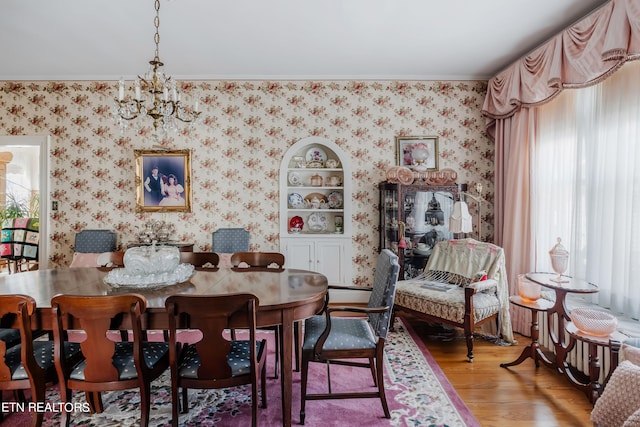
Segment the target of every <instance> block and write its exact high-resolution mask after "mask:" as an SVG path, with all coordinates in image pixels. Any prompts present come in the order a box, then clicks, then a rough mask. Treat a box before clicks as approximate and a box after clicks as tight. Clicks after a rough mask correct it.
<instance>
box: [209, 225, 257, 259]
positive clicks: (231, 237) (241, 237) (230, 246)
mask: <svg viewBox="0 0 640 427" xmlns="http://www.w3.org/2000/svg"><path fill="white" fill-rule="evenodd" d="M211 238H212V242H211V252H217V253H227V254H231V253H234V252H243V251H248V250H249V242H250V239H251V235H250V234H249V231H248V230H245V229H244V228H219V229H217V230H216V231H214V232H213V233H212V234H211Z"/></svg>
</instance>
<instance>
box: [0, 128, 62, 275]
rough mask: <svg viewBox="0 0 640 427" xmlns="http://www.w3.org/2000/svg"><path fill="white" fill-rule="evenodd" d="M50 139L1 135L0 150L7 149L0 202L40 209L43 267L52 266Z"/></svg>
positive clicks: (4, 205) (40, 247)
mask: <svg viewBox="0 0 640 427" xmlns="http://www.w3.org/2000/svg"><path fill="white" fill-rule="evenodd" d="M49 143H50V138H49V136H0V153H5V154H4V159H5V160H6V162H5V170H4V175H3V176H0V178H4V179H0V202H1V203H2V207H6V206H8V205H7V203H10V204H13V206H14V207H15V206H20V207H21V208H22V209H30V210H33V209H36V210H37V212H38V215H39V218H40V230H39V242H38V265H39V268H41V269H46V268H48V266H49V262H48V260H49ZM1 159H2V156H0V160H1ZM0 175H1V172H0Z"/></svg>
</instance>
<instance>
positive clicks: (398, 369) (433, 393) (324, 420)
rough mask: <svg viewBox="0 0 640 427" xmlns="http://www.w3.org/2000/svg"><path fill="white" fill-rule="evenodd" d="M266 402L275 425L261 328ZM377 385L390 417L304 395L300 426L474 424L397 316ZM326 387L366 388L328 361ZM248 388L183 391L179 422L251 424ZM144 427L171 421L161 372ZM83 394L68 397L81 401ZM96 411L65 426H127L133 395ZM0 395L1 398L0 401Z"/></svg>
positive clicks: (365, 405)
mask: <svg viewBox="0 0 640 427" xmlns="http://www.w3.org/2000/svg"><path fill="white" fill-rule="evenodd" d="M268 339H270V340H271V341H269V344H268V345H269V351H270V353H271V354H269V357H268V359H267V360H268V365H269V366H268V367H267V376H268V381H267V383H268V389H267V399H268V405H269V406H268V408H266V409H262V408H259V409H258V416H259V424H260V425H262V426H279V425H282V416H281V409H280V408H281V406H280V395H281V394H280V383H279V381H278V380H276V379H274V378H272V376H273V355H272V352H273V335H272V334H269V337H268ZM385 349H386V351H385V356H386V362H385V386H386V390H387V400H388V403H389V409H390V410H391V419H390V420H389V419H385V418H384V414H383V411H382V406H381V404H380V400H379V399H345V400H324V401H309V402H307V408H306V413H307V416H306V422H305V425H306V426H312V427H313V426H355V425H366V426H372V427H373V426H450V427H453V426H469V427H471V426H479V425H480V424H479V423H478V421H477V420H476V419H475V418H474V416H473V415H472V413H471V412H470V411H469V409H468V408H467V406H466V405H465V404H464V402H462V400H461V399H460V397H459V396H458V394H457V393H456V392H455V390H454V389H453V387H452V386H451V384H450V383H449V381H448V380H447V379H446V377H445V376H444V374H443V372H442V370H441V369H440V367H439V366H438V365H437V363H436V362H435V360H434V359H433V357H432V356H431V354H429V352H428V351H427V349H426V348H425V347H424V345H423V343H422V341H421V340H420V339H419V338H418V337H416V335H415V332H414V331H413V330H412V329H411V327H410V326H409V325H407V324H406V323H404V322H403V321H402V320H401V319H396V324H395V330H394V331H393V332H391V333H390V334H389V336H388V340H387V344H386V346H385ZM326 369H327V368H326V365H323V364H318V363H313V364H311V368H310V373H309V391H310V392H313V391H320V390H326V387H327V385H326V382H327V381H326ZM293 379H294V383H293V395H294V401H293V412H292V421H293V424H294V425H295V424H298V423H299V412H300V395H299V393H300V374H299V373H297V372H294V377H293ZM331 385H332V389H333V391H334V392H336V391H344V390H361V389H364V388H371V387H372V381H371V375H370V373H369V370H368V369H367V370H364V369H362V368H353V367H345V366H336V365H332V366H331ZM248 393H249V389H248V387H237V388H232V389H228V390H205V391H200V390H189V402H190V405H191V406H190V409H189V412H188V413H187V414H181V415H180V425H181V426H234V427H235V426H244V425H250V424H251V407H250V398H248ZM152 394H153V398H152V403H151V422H150V425H152V426H165V425H170V424H171V395H170V380H169V375H168V374H166V375H164V376H162V377H161V378H160V379H158V380H157V381H155V382H154V383H153V385H152ZM83 399H84V396H83V395H82V394H81V393H78V394H76V395H75V396H74V400H75V401H77V402H83ZM103 399H104V406H105V408H106V409H105V412H104V413H102V414H95V415H91V414H84V413H76V414H74V415H73V416H72V425H82V426H119V427H120V426H135V425H138V423H139V417H140V415H139V402H140V399H139V394H138V392H137V391H136V390H131V391H122V392H112V393H106V394H104V396H103ZM5 401H6V400H5ZM47 401H48V402H51V403H58V402H59V400H58V394H57V389H52V390H51V391H50V392H49V393H48V396H47ZM5 415H6V416H5V418H4V422H3V423H2V424H3V425H11V426H17V425H28V424H29V420H30V416H29V414H26V413H13V414H5ZM58 424H59V414H57V413H51V412H48V413H46V414H45V422H44V424H43V425H44V426H53V425H58Z"/></svg>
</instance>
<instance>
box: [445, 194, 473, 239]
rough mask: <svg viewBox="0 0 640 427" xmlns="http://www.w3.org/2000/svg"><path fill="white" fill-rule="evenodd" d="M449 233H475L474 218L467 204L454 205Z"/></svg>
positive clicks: (460, 202) (458, 202) (456, 203)
mask: <svg viewBox="0 0 640 427" xmlns="http://www.w3.org/2000/svg"><path fill="white" fill-rule="evenodd" d="M449 231H451V232H452V233H470V232H471V231H473V218H472V217H471V214H470V213H469V206H467V203H466V202H463V201H457V202H455V203H454V204H453V212H451V216H450V217H449Z"/></svg>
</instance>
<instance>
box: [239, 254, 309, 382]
mask: <svg viewBox="0 0 640 427" xmlns="http://www.w3.org/2000/svg"><path fill="white" fill-rule="evenodd" d="M284 263H285V257H284V255H283V254H281V253H279V252H236V253H234V254H233V255H231V265H232V266H233V267H234V268H239V269H243V268H246V269H247V270H248V271H251V270H253V271H255V270H265V269H270V268H276V269H282V268H284ZM259 329H261V330H269V331H274V334H275V343H276V347H275V353H276V354H275V357H276V361H275V377H276V378H278V372H279V366H280V350H281V343H280V331H281V330H282V327H281V326H263V327H261V328H259ZM300 331H301V329H300V322H296V323H295V324H294V331H293V333H294V337H295V344H294V346H295V349H296V353H295V356H296V371H299V370H300V350H299V348H300V342H301V341H302V340H301V332H300ZM234 333H235V331H233V330H232V334H234ZM232 336H235V335H232Z"/></svg>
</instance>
